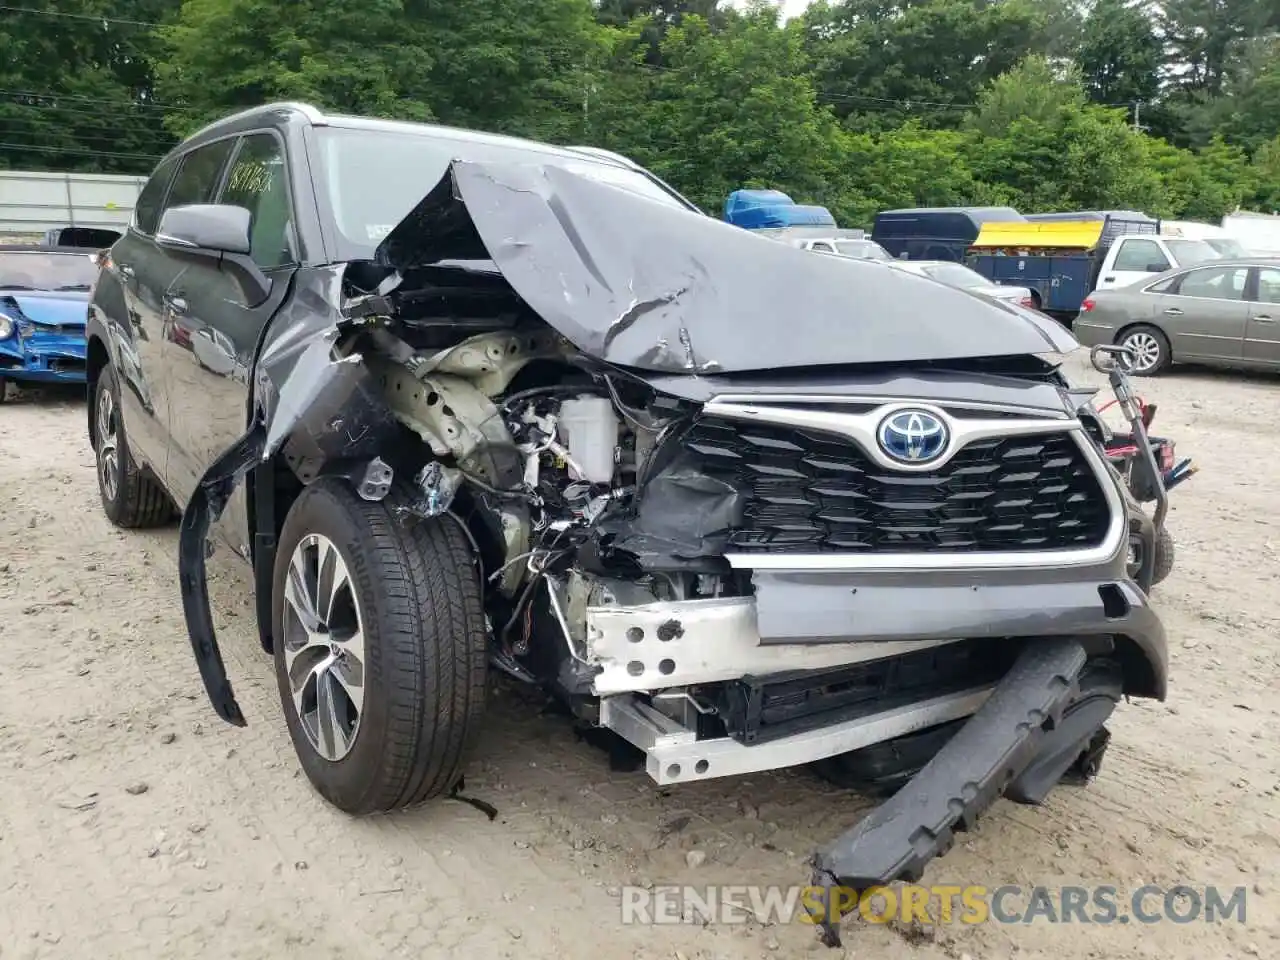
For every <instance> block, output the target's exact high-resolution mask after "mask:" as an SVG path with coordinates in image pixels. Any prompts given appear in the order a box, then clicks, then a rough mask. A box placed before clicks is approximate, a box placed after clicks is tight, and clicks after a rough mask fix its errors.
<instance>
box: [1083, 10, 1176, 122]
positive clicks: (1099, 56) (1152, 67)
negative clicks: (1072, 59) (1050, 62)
mask: <svg viewBox="0 0 1280 960" xmlns="http://www.w3.org/2000/svg"><path fill="white" fill-rule="evenodd" d="M1162 59H1163V53H1162V51H1161V47H1160V39H1159V37H1157V36H1156V32H1155V24H1154V22H1153V20H1152V18H1151V17H1150V16H1149V15H1148V14H1147V12H1146V10H1145V9H1144V8H1143V7H1142V6H1140V5H1135V4H1134V3H1133V2H1132V0H1096V2H1095V3H1094V4H1093V7H1092V8H1091V9H1090V10H1089V16H1088V17H1086V18H1085V21H1084V29H1083V31H1082V33H1081V37H1080V46H1079V49H1078V50H1077V52H1076V62H1077V63H1078V64H1079V66H1080V72H1081V74H1082V77H1083V80H1084V84H1085V89H1086V90H1087V91H1088V93H1089V97H1090V99H1091V100H1093V101H1094V102H1095V103H1103V104H1109V105H1115V104H1119V103H1144V104H1147V103H1150V102H1151V101H1152V100H1154V99H1155V98H1156V96H1157V95H1158V94H1159V92H1160V67H1161V63H1162Z"/></svg>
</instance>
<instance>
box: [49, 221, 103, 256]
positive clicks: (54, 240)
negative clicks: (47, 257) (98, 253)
mask: <svg viewBox="0 0 1280 960" xmlns="http://www.w3.org/2000/svg"><path fill="white" fill-rule="evenodd" d="M119 239H120V231H119V230H111V229H109V228H107V227H77V226H73V225H71V224H68V225H67V226H65V227H51V228H50V229H48V230H46V231H45V234H44V238H43V239H42V240H41V241H40V243H41V245H42V246H46V247H93V248H94V249H98V250H100V249H102V248H104V247H109V246H111V245H112V244H113V243H115V242H116V241H117V240H119Z"/></svg>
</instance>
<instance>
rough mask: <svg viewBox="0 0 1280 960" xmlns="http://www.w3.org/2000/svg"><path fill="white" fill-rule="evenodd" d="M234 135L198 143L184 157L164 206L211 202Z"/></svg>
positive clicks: (166, 207) (167, 207) (232, 144)
mask: <svg viewBox="0 0 1280 960" xmlns="http://www.w3.org/2000/svg"><path fill="white" fill-rule="evenodd" d="M234 145H235V139H234V138H232V139H228V140H219V141H218V142H217V143H211V144H209V145H208V146H207V147H197V148H196V149H195V150H192V151H191V152H190V153H188V154H187V155H186V156H185V157H183V158H182V166H181V167H180V168H178V176H177V177H176V178H175V179H174V181H173V189H172V190H170V191H169V199H168V200H167V201H166V202H165V205H164V208H165V209H166V210H168V209H169V208H170V207H180V206H183V205H185V204H188V203H212V202H213V195H214V194H215V193H216V192H217V190H218V183H219V182H220V181H221V178H222V168H223V166H224V165H225V164H226V162H227V157H228V156H230V155H231V148H232V146H234Z"/></svg>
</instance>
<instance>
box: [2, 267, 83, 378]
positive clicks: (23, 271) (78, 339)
mask: <svg viewBox="0 0 1280 960" xmlns="http://www.w3.org/2000/svg"><path fill="white" fill-rule="evenodd" d="M97 276H98V266H97V262H96V258H95V257H94V256H93V250H91V249H87V248H84V247H43V246H35V245H27V246H13V245H5V246H0V401H3V399H4V394H5V391H6V388H7V386H8V382H9V381H13V382H15V383H41V382H43V383H48V382H62V383H84V381H85V360H84V354H85V336H84V326H85V320H86V318H87V316H88V310H89V294H90V291H91V290H92V289H93V284H94V281H95V280H96V279H97Z"/></svg>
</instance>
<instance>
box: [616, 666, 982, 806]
mask: <svg viewBox="0 0 1280 960" xmlns="http://www.w3.org/2000/svg"><path fill="white" fill-rule="evenodd" d="M993 689H995V687H994V685H990V686H982V687H973V688H971V689H968V690H962V691H960V692H958V693H950V694H947V695H945V696H940V697H934V698H932V699H930V700H921V701H919V702H917V703H911V704H906V705H904V706H900V707H895V708H893V709H891V710H886V711H884V712H882V713H876V714H872V715H871V716H867V717H859V718H858V719H856V720H848V721H846V722H844V723H839V724H834V725H832V726H829V727H823V728H822V729H819V730H810V731H806V732H804V733H796V734H793V735H791V736H789V737H781V738H779V739H777V740H771V741H769V742H767V743H758V744H753V745H751V746H745V745H744V744H741V743H739V742H738V741H737V740H734V739H733V738H731V737H717V738H715V739H711V740H699V739H698V738H697V734H696V733H695V732H694V731H693V730H690V729H688V728H687V727H685V726H683V725H681V724H679V723H677V722H676V721H675V720H672V719H671V718H670V717H668V716H666V715H665V714H663V713H661V712H659V711H658V710H656V709H654V708H653V707H652V706H650V705H649V704H647V703H645V702H644V701H642V700H641V699H640V698H638V697H636V696H634V695H633V694H620V695H618V696H613V697H605V698H604V699H603V700H601V701H600V726H602V727H605V728H606V729H608V730H612V731H613V732H614V733H616V734H618V735H619V736H620V737H622V738H623V739H624V740H626V741H627V742H629V743H631V744H632V745H633V746H635V747H637V748H639V749H640V750H642V751H644V754H645V757H646V760H645V766H646V769H647V770H648V772H649V776H650V777H652V778H653V779H654V780H655V781H656V782H657V783H661V784H669V783H687V782H689V781H692V780H712V779H715V778H716V777H736V776H739V775H741V774H745V773H758V772H760V771H762V770H775V769H778V768H779V767H790V766H797V765H800V764H805V763H812V762H813V761H815V760H822V759H824V758H825V757H834V756H836V755H838V754H841V753H847V752H849V751H850V750H860V749H862V748H863V747H869V746H872V745H873V744H877V743H882V742H884V741H885V740H892V739H894V738H895V737H902V736H905V735H907V734H909V733H914V732H915V731H917V730H923V729H925V728H926V727H932V726H936V725H937V724H940V723H947V722H949V721H951V720H960V719H962V718H964V717H968V716H971V715H972V714H973V713H975V712H976V711H977V710H978V708H979V707H981V706H982V704H983V703H984V702H985V701H986V699H987V697H988V696H990V695H991V691H992V690H993Z"/></svg>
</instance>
